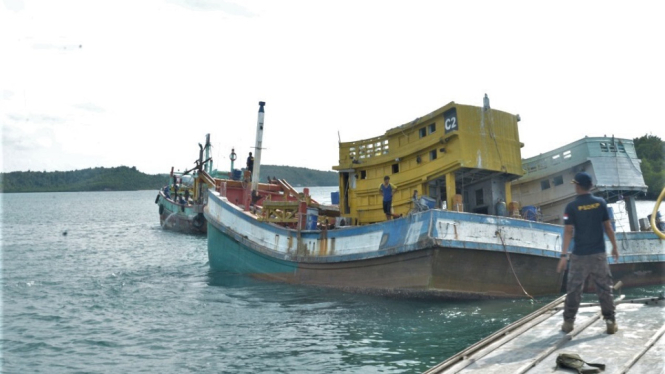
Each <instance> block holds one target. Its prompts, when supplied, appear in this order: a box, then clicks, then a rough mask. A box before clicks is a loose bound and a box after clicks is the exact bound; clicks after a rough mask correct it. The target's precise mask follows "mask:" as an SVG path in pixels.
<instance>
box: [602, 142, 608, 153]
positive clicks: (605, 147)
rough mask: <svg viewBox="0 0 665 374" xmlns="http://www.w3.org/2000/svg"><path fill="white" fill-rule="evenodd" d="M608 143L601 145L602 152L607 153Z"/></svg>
mask: <svg viewBox="0 0 665 374" xmlns="http://www.w3.org/2000/svg"><path fill="white" fill-rule="evenodd" d="M607 148H608V147H607V143H600V151H601V152H607Z"/></svg>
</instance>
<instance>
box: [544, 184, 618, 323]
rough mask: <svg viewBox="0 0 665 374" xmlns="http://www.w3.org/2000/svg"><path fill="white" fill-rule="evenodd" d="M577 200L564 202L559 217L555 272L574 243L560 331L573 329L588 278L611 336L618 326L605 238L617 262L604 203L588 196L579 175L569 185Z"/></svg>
mask: <svg viewBox="0 0 665 374" xmlns="http://www.w3.org/2000/svg"><path fill="white" fill-rule="evenodd" d="M572 183H574V184H575V192H576V193H577V198H575V200H573V201H572V202H570V203H568V205H567V206H566V210H565V212H564V215H563V221H564V224H565V228H564V232H563V248H562V249H561V260H560V261H559V265H558V266H557V272H561V271H563V270H564V269H565V268H566V265H567V262H568V248H569V247H570V243H571V241H573V242H574V243H575V245H574V247H573V253H572V254H571V255H570V267H569V269H568V284H567V288H566V289H567V292H568V294H567V295H566V304H565V308H564V311H563V325H562V326H561V330H563V332H565V333H569V332H571V331H572V330H573V328H574V322H575V316H576V315H577V310H578V308H579V306H580V301H581V299H582V289H583V288H584V281H585V279H586V278H587V277H588V276H590V279H592V280H594V282H595V285H596V293H597V294H598V300H599V301H600V308H601V312H602V314H603V318H604V319H605V323H606V325H607V333H608V334H614V333H615V332H616V331H617V330H618V329H619V327H618V326H617V324H616V321H615V319H614V300H613V298H612V273H611V272H610V266H609V264H608V263H607V254H606V253H605V238H604V235H603V234H607V237H608V238H609V239H610V241H611V242H612V257H614V262H617V261H619V251H618V249H617V242H616V239H615V236H614V230H612V225H611V224H610V218H609V214H608V213H607V203H606V202H605V200H604V199H602V198H600V197H596V196H593V195H591V193H590V192H589V190H590V189H591V186H592V182H591V176H590V175H589V174H587V173H584V172H580V173H577V174H576V175H575V178H574V179H573V182H572Z"/></svg>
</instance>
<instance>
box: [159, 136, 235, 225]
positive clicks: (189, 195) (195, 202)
mask: <svg viewBox="0 0 665 374" xmlns="http://www.w3.org/2000/svg"><path fill="white" fill-rule="evenodd" d="M210 148H211V145H210V134H207V135H206V143H205V146H202V145H201V144H199V158H198V159H197V160H196V161H195V166H194V167H193V168H191V169H189V170H186V171H184V172H174V171H173V167H172V168H171V173H170V175H169V180H168V182H167V184H166V185H165V186H164V187H163V188H162V189H161V190H160V191H159V192H158V193H157V198H156V199H155V204H157V205H158V206H159V222H160V225H161V226H162V228H164V229H168V230H174V231H179V232H183V233H188V234H205V233H206V232H207V228H208V226H207V224H206V221H205V217H204V215H203V208H204V207H205V204H206V203H207V200H208V199H207V192H208V190H209V189H210V188H214V186H215V180H216V179H230V178H232V174H231V173H224V172H219V171H217V170H215V171H213V162H212V157H210ZM204 153H205V154H204ZM230 158H231V160H232V161H231V171H233V170H234V169H233V161H234V160H235V152H234V151H232V152H231V156H230ZM211 174H213V175H215V177H213V176H211Z"/></svg>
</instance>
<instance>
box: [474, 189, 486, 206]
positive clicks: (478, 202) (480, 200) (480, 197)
mask: <svg viewBox="0 0 665 374" xmlns="http://www.w3.org/2000/svg"><path fill="white" fill-rule="evenodd" d="M483 204H485V199H484V198H483V189H482V188H481V189H479V190H476V205H483Z"/></svg>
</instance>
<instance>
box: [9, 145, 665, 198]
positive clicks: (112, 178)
mask: <svg viewBox="0 0 665 374" xmlns="http://www.w3.org/2000/svg"><path fill="white" fill-rule="evenodd" d="M633 142H634V144H635V150H636V152H637V157H638V158H639V159H640V160H641V169H642V174H643V176H644V182H645V183H646V184H647V186H649V188H648V190H647V193H646V196H645V198H646V199H650V200H655V199H656V198H657V197H658V195H659V194H660V192H661V191H662V189H663V187H664V186H665V142H664V141H663V140H661V139H660V138H659V137H657V136H654V135H644V136H642V137H640V138H635V139H633ZM268 177H270V178H277V179H285V180H286V181H287V182H289V183H290V184H291V185H292V186H295V187H298V186H306V187H320V186H337V185H338V184H339V180H338V174H337V172H334V171H321V170H313V169H307V168H302V167H292V166H274V165H261V176H260V179H261V182H266V181H267V178H268ZM167 182H168V174H157V175H151V174H145V173H142V172H140V171H138V170H136V167H127V166H119V167H113V168H104V167H96V168H90V169H83V170H74V171H53V172H44V171H15V172H11V173H0V191H2V192H70V191H137V190H152V189H159V188H161V187H162V186H164V185H165V184H166V183H167Z"/></svg>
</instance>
